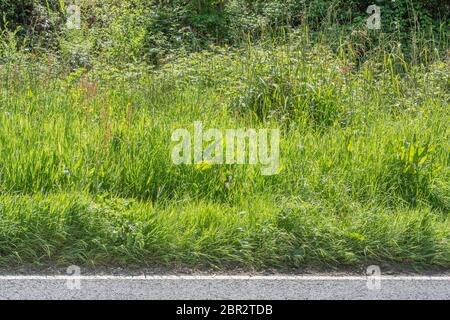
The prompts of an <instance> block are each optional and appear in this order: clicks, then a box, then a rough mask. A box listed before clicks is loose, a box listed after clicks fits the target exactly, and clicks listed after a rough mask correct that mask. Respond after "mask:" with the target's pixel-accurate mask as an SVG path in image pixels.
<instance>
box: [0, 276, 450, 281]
mask: <svg viewBox="0 0 450 320" xmlns="http://www.w3.org/2000/svg"><path fill="white" fill-rule="evenodd" d="M74 279H79V280H275V281H277V280H278V281H282V280H287V281H367V280H368V279H379V280H381V281H383V280H394V281H408V280H411V281H450V276H238V275H235V276H225V275H217V276H189V275H180V276H175V275H173V276H171V275H167V276H163V275H161V276H155V275H148V276H145V275H142V276H111V275H104V276H70V275H67V276H65V275H60V276H39V275H34V276H33V275H31V276H26V275H24V276H17V275H11V276H0V281H4V280H74Z"/></svg>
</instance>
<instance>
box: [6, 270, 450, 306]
mask: <svg viewBox="0 0 450 320" xmlns="http://www.w3.org/2000/svg"><path fill="white" fill-rule="evenodd" d="M0 299H58V300H60V299H62V300H66V299H69V300H71V299H82V300H84V299H100V300H103V299H113V300H116V299H133V300H134V299H139V300H140V299H149V300H160V299H168V300H172V299H181V300H184V299H187V300H222V299H236V300H254V299H269V300H284V299H333V300H334V299H337V300H339V299H377V300H384V299H445V300H447V299H450V276H448V275H433V276H401V275H395V276H379V277H375V276H370V277H366V276H332V275H314V276H289V275H288V276H283V275H279V276H224V275H221V276H204V275H202V276H155V275H152V276H144V275H143V276H76V275H74V276H40V275H29V276H15V275H2V276H0Z"/></svg>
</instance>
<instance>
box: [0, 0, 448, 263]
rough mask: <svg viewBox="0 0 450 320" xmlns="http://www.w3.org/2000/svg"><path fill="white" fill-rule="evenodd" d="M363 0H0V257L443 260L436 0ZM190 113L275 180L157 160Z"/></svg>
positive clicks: (443, 139)
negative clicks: (230, 137)
mask: <svg viewBox="0 0 450 320" xmlns="http://www.w3.org/2000/svg"><path fill="white" fill-rule="evenodd" d="M376 3H378V4H379V5H380V6H381V7H382V17H383V23H382V29H381V30H378V31H375V30H367V29H366V28H365V19H366V18H367V16H368V14H367V13H366V8H367V6H368V5H369V4H371V2H368V1H329V0H310V1H308V0H305V1H294V0H292V1H278V0H272V1H249V0H248V1H246V0H229V1H212V0H196V1H181V0H176V1H175V0H174V1H138V0H134V1H112V0H109V1H94V0H92V1H87V0H85V1H84V0H80V5H81V8H82V27H81V29H79V30H77V29H75V30H73V29H72V30H70V29H67V27H66V26H65V23H64V21H65V19H66V18H67V17H66V15H65V12H66V11H65V8H66V6H67V5H68V3H65V2H64V1H62V0H61V1H34V0H29V1H9V0H8V1H6V0H0V8H1V10H2V12H3V13H4V15H5V19H4V21H3V25H2V29H1V37H0V123H1V126H0V193H1V195H0V265H3V266H11V265H19V264H36V265H42V264H48V263H59V264H68V263H79V264H81V263H83V264H89V265H99V264H101V265H106V264H122V265H129V264H135V265H147V266H153V265H155V264H158V265H165V266H170V267H177V266H189V267H198V266H207V267H213V268H225V267H235V266H239V267H246V268H247V269H252V268H264V267H278V268H286V267H299V266H324V265H328V266H330V265H332V266H343V265H351V266H360V265H363V264H368V263H380V264H381V263H399V264H402V265H413V266H416V267H417V266H418V267H435V266H441V267H447V268H448V267H449V265H450V217H449V213H450V183H449V181H450V127H449V126H448V123H450V108H449V102H450V65H449V53H448V49H449V42H448V39H449V38H448V35H449V34H448V30H447V28H446V27H447V23H448V22H447V20H446V19H447V18H448V12H449V10H448V4H446V3H444V2H442V1H407V0H396V1H395V2H392V1H379V2H376ZM446 15H447V16H446ZM194 121H203V123H204V124H205V126H206V127H209V128H219V129H226V128H249V127H251V128H267V127H271V128H279V129H280V130H281V132H282V139H281V145H280V149H281V161H282V166H281V168H280V170H279V172H278V174H277V175H274V176H262V175H261V174H260V171H259V168H258V167H254V166H249V165H242V166H240V165H239V166H238V165H236V166H232V165H209V166H201V165H192V166H189V165H181V166H176V165H174V164H173V162H172V159H171V157H170V154H171V148H172V147H173V143H172V142H171V133H172V132H173V130H174V129H177V128H189V129H191V128H192V124H193V122H194Z"/></svg>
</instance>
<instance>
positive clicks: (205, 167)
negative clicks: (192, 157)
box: [195, 160, 212, 171]
mask: <svg viewBox="0 0 450 320" xmlns="http://www.w3.org/2000/svg"><path fill="white" fill-rule="evenodd" d="M211 168H212V164H211V163H210V162H207V161H204V160H202V161H200V162H197V164H196V165H195V169H197V170H200V171H205V170H208V169H211Z"/></svg>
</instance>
